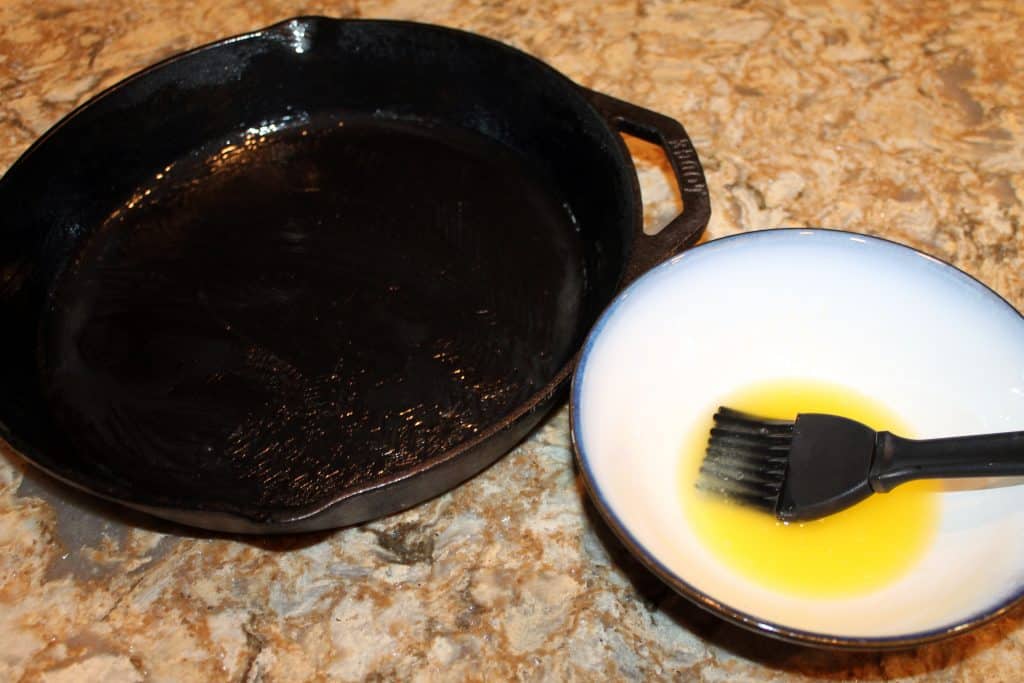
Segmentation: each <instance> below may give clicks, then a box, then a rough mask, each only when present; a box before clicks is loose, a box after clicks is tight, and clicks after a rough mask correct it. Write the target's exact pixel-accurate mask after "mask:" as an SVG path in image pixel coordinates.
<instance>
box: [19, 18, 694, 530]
mask: <svg viewBox="0 0 1024 683" xmlns="http://www.w3.org/2000/svg"><path fill="white" fill-rule="evenodd" d="M697 170H698V171H699V166H698V167H697ZM0 209H2V211H3V215H4V219H3V224H2V232H0V259H2V260H0V275H2V279H0V316H2V319H3V320H4V328H5V333H4V334H0V374H2V376H3V378H4V381H3V384H2V387H0V429H2V431H0V434H3V435H4V436H6V437H7V438H8V439H9V440H10V441H11V442H12V443H13V444H14V445H15V446H16V447H18V448H19V449H20V450H22V451H23V452H24V453H25V454H26V455H27V456H28V457H29V459H31V460H32V461H34V462H35V463H36V464H38V465H39V466H41V467H43V468H44V469H46V470H48V471H50V472H51V473H53V474H55V475H56V476H58V477H60V478H62V479H64V480H66V481H69V482H71V483H72V484H75V485H77V486H80V487H83V488H85V489H87V490H90V491H92V492H94V493H96V494H99V495H101V496H105V497H108V498H112V499H115V500H119V501H121V502H124V503H127V504H129V505H132V506H134V507H137V508H141V509H144V510H147V511H150V512H155V513H156V514H159V515H161V516H164V517H168V518H171V519H176V520H178V521H184V522H186V523H190V524H196V525H199V526H204V527H209V528H216V529H224V530H230V531H281V530H290V529H295V530H298V529H310V528H318V527H326V526H334V525H339V524H348V523H353V522H357V521H362V520H364V519H367V518H370V517H374V516H377V515H380V514H385V513H388V512H392V511H394V510H397V509H400V508H403V507H407V506H408V505H410V504H412V503H415V502H418V501H419V500H422V499H424V498H426V497H429V496H431V495H434V494H436V493H438V492H440V491H442V490H444V489H446V488H449V487H450V486H452V485H454V484H455V483H457V482H458V481H461V480H462V479H464V478H466V477H467V476H470V475H471V474H473V473H475V472H476V471H478V470H479V469H481V468H482V467H484V466H486V465H487V464H489V463H490V462H491V461H493V460H494V459H496V458H497V457H499V456H500V455H501V453H503V452H505V451H506V450H508V448H510V447H511V446H512V445H513V444H514V443H515V441H517V440H518V439H520V438H522V436H523V435H525V433H526V432H527V431H528V430H529V429H530V428H532V427H533V426H534V424H535V423H536V421H537V420H538V419H539V418H540V417H541V416H542V414H543V411H544V410H545V409H546V408H548V407H550V402H551V400H552V396H553V394H554V393H555V391H556V390H557V389H558V388H559V387H560V386H562V385H564V381H565V379H566V377H567V375H568V369H569V368H570V366H571V360H572V358H573V355H574V353H575V351H576V349H577V348H578V347H579V345H580V343H581V341H582V336H583V335H584V334H585V332H586V330H587V327H588V326H589V324H590V323H591V322H592V321H593V320H594V318H595V317H596V315H597V314H598V313H599V312H600V309H601V308H602V307H603V306H604V305H605V304H606V303H607V302H608V301H609V300H610V299H611V297H612V296H613V294H614V292H615V291H616V288H617V286H618V284H619V282H620V280H621V277H622V275H623V268H624V266H625V263H626V259H627V256H628V252H629V250H630V244H631V241H632V240H633V237H634V235H635V234H636V231H637V221H638V220H639V216H640V210H639V196H638V193H637V190H636V181H635V177H634V174H633V169H632V164H631V163H630V162H629V160H628V157H627V156H626V155H625V154H624V151H623V146H622V144H621V141H620V140H618V139H617V137H616V134H615V132H614V130H612V129H611V128H610V127H609V125H608V122H607V121H606V119H605V117H603V116H601V115H600V114H598V113H597V112H596V110H595V109H594V108H593V107H592V106H591V105H590V104H589V103H588V100H587V97H586V93H584V92H583V91H582V90H581V89H579V88H578V87H576V86H574V85H572V84H571V83H570V82H568V81H567V80H565V79H564V78H563V77H562V76H560V75H558V74H557V73H556V72H554V71H553V70H551V69H550V68H548V67H546V66H545V65H543V64H542V63H540V62H538V61H536V60H534V59H532V58H529V57H527V56H526V55H523V54H522V53H519V52H517V51H515V50H512V49H510V48H507V47H504V46H501V45H500V44H497V43H494V42H493V41H489V40H486V39H483V38H479V37H476V36H471V35H469V34H464V33H461V32H456V31H451V30H447V29H441V28H437V27H428V26H424V25H416V24H406V23H399V22H363V21H337V20H328V19H322V18H305V19H298V20H294V21H291V22H288V23H285V24H281V25H278V26H275V27H271V28H269V29H267V30H264V31H261V32H257V33H254V34H250V35H248V36H244V37H242V38H239V39H234V40H229V41H224V42H222V43H218V44H214V45H212V46H208V47H205V48H201V49H199V50H196V51H193V52H190V53H186V54H185V55H182V56H179V57H177V58H173V59H171V60H169V61H167V62H164V63H162V64H160V65H157V66H156V67H154V68H151V69H149V70H147V71H145V72H143V73H142V74H140V75H138V76H136V77H133V78H132V79H129V80H128V81H126V82H124V83H122V84H120V85H119V86H116V87H115V88H114V89H112V90H111V91H109V92H107V93H105V94H104V95H102V96H100V97H99V98H97V99H95V100H93V101H92V102H90V103H88V104H87V105H86V106H84V107H83V108H81V109H79V110H78V111H77V112H75V113H74V114H73V115H71V116H70V117H68V118H67V119H66V120H64V121H63V122H61V123H60V124H59V125H58V126H56V127H55V128H54V129H53V130H52V131H51V132H50V133H48V134H47V136H45V137H44V138H43V139H42V140H40V141H39V142H38V143H37V144H36V145H35V146H33V148H31V149H30V150H29V152H27V153H26V154H25V155H24V156H23V157H22V159H20V160H19V161H18V162H17V163H16V164H15V166H14V167H12V169H11V171H10V172H9V173H8V174H7V175H6V176H5V177H4V178H3V180H2V181H0ZM704 220H705V221H706V216H705V217H704ZM699 227H700V228H703V223H702V224H701V225H700V226H699ZM695 236H696V235H692V236H690V237H695ZM690 237H688V238H687V239H689V238H690Z"/></svg>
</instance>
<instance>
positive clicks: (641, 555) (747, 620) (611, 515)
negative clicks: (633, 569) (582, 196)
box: [569, 227, 1024, 651]
mask: <svg viewBox="0 0 1024 683" xmlns="http://www.w3.org/2000/svg"><path fill="white" fill-rule="evenodd" d="M819 233H821V234H824V235H827V237H826V239H842V238H844V237H845V238H847V239H854V240H857V241H865V242H873V243H875V244H877V245H879V246H881V247H883V248H886V249H890V248H896V249H897V250H903V251H905V252H907V253H908V255H911V254H912V255H914V256H919V257H923V258H926V259H928V260H930V261H932V262H933V263H935V264H936V265H938V266H940V267H942V268H944V269H950V271H951V272H953V273H954V274H955V275H957V276H958V278H959V279H961V280H963V281H964V284H967V285H970V286H973V287H975V288H981V290H983V291H984V292H985V293H987V294H988V295H989V296H992V297H995V299H996V300H997V301H998V302H1001V303H1002V304H1003V305H1005V306H1006V307H1007V309H1008V310H1009V311H1012V312H1013V313H1014V314H1015V315H1016V316H1017V317H1018V319H1019V320H1020V321H1021V322H1022V323H1024V314H1022V313H1021V312H1020V311H1018V310H1017V309H1016V308H1015V307H1014V306H1013V305H1012V304H1010V302H1009V301H1007V300H1006V298H1005V297H1003V296H1002V295H1000V294H999V293H998V292H996V291H995V290H993V289H992V288H991V287H989V286H988V285H986V284H985V283H983V282H981V281H980V280H978V279H977V278H975V277H974V276H972V275H971V274H969V273H967V272H966V271H964V270H962V269H960V268H958V267H956V266H955V265H953V264H951V263H949V262H948V261H946V260H944V259H941V258H938V257H936V256H932V255H930V254H926V253H925V252H923V251H920V250H918V249H915V248H914V247H911V246H909V245H907V244H903V243H900V242H897V241H895V240H892V239H888V238H885V237H879V236H875V235H869V234H865V233H858V232H853V231H848V230H839V229H835V228H817V227H803V228H801V227H782V228H766V229H757V230H748V231H745V232H740V233H736V234H733V235H727V236H724V237H719V238H716V239H713V240H709V241H707V242H703V243H701V244H699V245H696V246H694V247H692V248H691V249H688V250H687V251H685V252H683V253H682V254H680V255H678V256H675V257H673V258H671V259H669V260H667V261H664V262H662V263H661V264H659V265H657V266H656V267H654V268H652V269H650V270H649V271H647V272H646V273H644V274H643V275H642V276H641V277H639V278H637V279H636V280H635V281H634V282H632V283H630V285H629V286H628V287H626V288H625V289H624V290H622V291H621V292H619V294H618V295H617V296H616V297H615V298H614V299H613V300H612V301H611V303H609V304H608V306H606V307H605V309H604V311H602V313H601V315H600V316H599V317H598V319H597V321H596V322H595V323H594V326H593V327H592V328H591V330H590V333H589V334H588V335H587V338H586V340H585V342H584V344H583V346H582V347H581V349H580V352H579V358H578V360H577V364H576V370H575V372H574V373H573V378H572V385H571V387H570V399H569V423H570V428H569V431H570V438H571V442H572V447H573V452H574V454H575V459H576V463H577V466H578V467H579V471H580V475H581V478H582V479H583V484H584V486H585V488H586V490H587V493H588V495H589V496H590V499H591V501H592V502H593V504H594V506H595V507H596V508H597V510H598V512H599V513H600V515H601V517H602V519H603V520H604V522H605V523H606V524H608V526H609V527H610V528H611V530H612V532H613V533H614V534H615V536H616V537H617V538H618V539H619V541H620V542H622V543H623V545H625V546H626V549H627V550H629V552H630V553H631V554H632V555H633V556H634V557H635V558H637V559H638V560H640V562H641V563H642V564H643V565H644V566H645V567H646V568H647V569H648V570H649V571H651V572H652V573H653V574H655V575H656V576H657V577H658V578H659V579H660V580H661V581H663V582H664V583H666V584H667V585H668V586H669V587H670V588H672V589H673V590H674V591H676V592H677V593H678V594H680V595H682V596H683V597H684V598H687V599H689V600H690V601H691V602H693V603H695V604H696V605H697V606H699V607H701V608H703V609H705V610H707V611H709V612H711V613H712V614H714V615H716V616H719V617H722V618H724V619H725V620H726V621H729V622H731V623H733V624H736V625H738V626H741V627H743V628H745V629H748V630H751V631H754V632H755V633H759V634H762V635H766V636H770V637H773V638H777V639H780V640H784V641H788V642H791V643H796V644H799V645H811V646H815V647H820V648H831V649H840V650H860V651H878V650H898V649H906V648H911V647H915V646H918V645H923V644H925V643H930V642H934V641H937V640H943V639H946V638H952V637H955V636H958V635H961V634H963V633H966V632H968V631H971V630H973V629H975V628H977V627H979V626H982V625H983V624H986V623H988V622H990V621H993V620H995V619H997V618H998V617H1000V616H1002V615H1004V614H1005V613H1007V612H1008V611H1009V610H1010V609H1012V608H1013V607H1014V606H1015V605H1016V604H1017V603H1018V602H1020V601H1021V600H1022V599H1024V583H1022V584H1021V585H1019V586H1018V587H1017V588H1016V590H1014V591H1012V592H1011V594H1010V595H1009V596H1008V597H1006V598H1004V599H1003V600H1001V601H998V602H996V603H995V604H993V605H992V606H991V607H989V608H985V609H982V610H979V611H977V612H974V613H973V614H971V615H970V616H968V617H966V618H964V619H960V620H957V621H955V622H951V623H949V624H947V625H943V626H938V627H935V628H931V629H926V630H923V631H914V632H910V633H906V634H901V635H895V636H842V635H836V634H830V633H824V632H821V631H812V630H805V629H800V628H795V627H792V626H787V625H785V624H782V623H778V622H775V621H772V620H769V619H763V618H761V617H758V616H756V615H754V614H752V613H750V612H747V611H745V610H742V609H738V608H736V607H733V606H731V605H729V604H727V603H725V602H722V601H720V600H717V599H715V598H714V597H712V596H711V595H709V594H708V593H705V592H704V591H702V590H700V589H698V588H697V587H696V586H694V585H693V584H691V583H689V582H688V581H686V579H684V578H683V577H682V576H680V575H678V574H677V573H676V572H674V571H673V570H672V569H670V568H669V567H668V566H666V565H665V564H664V563H663V562H662V561H661V560H659V559H658V558H657V557H656V556H655V555H654V554H653V553H652V552H650V551H649V550H648V549H647V548H646V547H645V546H644V545H643V543H641V542H640V541H639V540H638V539H637V537H636V536H635V535H634V534H633V533H632V532H631V531H630V530H629V528H628V526H627V525H626V524H625V523H624V522H623V520H622V519H621V518H620V516H619V515H617V514H616V513H615V511H614V510H613V508H612V506H611V505H610V504H609V502H608V500H607V498H606V497H605V495H604V493H602V491H601V489H600V487H599V486H598V483H597V478H596V477H595V475H594V472H593V469H592V468H591V466H590V462H589V458H588V456H587V449H586V447H585V445H584V439H583V434H582V427H581V425H580V422H581V420H580V417H579V406H580V405H581V402H582V392H583V386H582V385H583V381H584V380H583V375H584V373H585V371H586V368H587V363H588V360H589V358H590V353H591V351H592V350H593V347H594V345H595V344H596V342H597V340H598V338H600V336H601V334H602V331H603V330H604V328H605V326H606V324H607V323H608V321H609V320H610V319H611V318H612V317H613V316H614V315H615V313H616V311H617V309H618V308H619V306H621V305H622V303H623V302H624V301H626V300H628V299H630V298H632V296H633V295H634V294H635V290H636V289H637V288H638V287H640V286H642V285H643V283H644V282H645V281H650V280H653V279H654V278H655V277H657V276H658V275H659V274H660V273H662V272H663V271H666V270H668V269H671V268H674V267H676V264H677V263H679V262H680V261H682V260H685V258H686V257H687V254H690V253H691V252H693V251H700V250H703V249H705V248H707V247H709V246H712V245H714V246H715V247H720V246H721V244H722V243H723V242H733V241H736V242H743V241H749V240H759V239H765V238H766V236H771V235H774V234H791V235H806V236H807V237H811V238H813V237H814V236H815V235H817V234H819Z"/></svg>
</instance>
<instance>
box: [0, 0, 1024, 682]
mask: <svg viewBox="0 0 1024 683" xmlns="http://www.w3.org/2000/svg"><path fill="white" fill-rule="evenodd" d="M314 13H318V14H326V15H332V16H349V17H382V18H403V19H415V20H420V21H427V22H435V23H440V24H445V25H449V26H455V27H459V28H464V29H469V30H473V31H477V32H480V33H483V34H485V35H488V36H492V37H494V38H497V39H500V40H503V41H506V42H508V43H511V44H513V45H515V46H517V47H520V48H522V49H524V50H526V51H528V52H530V53H532V54H534V55H536V56H538V57H540V58H541V59H544V60H547V61H548V62H550V63H551V64H553V65H554V66H555V67H556V68H558V69H560V70H562V71H563V72H564V73H566V74H567V75H569V76H570V77H571V78H573V79H575V80H577V81H578V82H580V83H583V84H585V85H587V86H589V87H592V88H596V89H599V90H602V91H604V92H607V93H609V94H612V95H615V96H618V97H620V98H623V99H626V100H629V101H632V102H635V103H637V104H641V105H643V106H646V107H649V108H651V109H654V110H656V111H660V112H663V113H665V114H667V115H670V116H672V117H675V118H677V119H679V120H681V121H682V122H684V124H685V125H686V127H687V129H688V130H689V132H690V134H691V136H692V137H693V140H694V143H695V145H696V147H697V150H698V152H699V154H700V156H701V159H702V161H703V162H704V165H705V169H706V172H707V178H708V182H709V186H710V191H711V198H712V203H713V212H714V214H713V218H712V221H711V224H710V226H709V236H710V237H719V236H723V235H726V234H730V233H734V232H737V231H740V230H743V229H749V228H759V227H771V226H782V225H794V226H803V225H811V226H830V227H837V228H848V229H852V230H857V231H862V232H868V233H872V234H877V235H883V236H886V237H891V238H894V239H897V240H900V241H903V242H906V243H909V244H911V245H913V246H915V247H918V248H920V249H923V250H925V251H927V252H929V253H932V254H934V255H936V256H938V257H941V258H943V259H947V260H949V261H950V262H952V263H954V264H955V265H957V266H959V267H961V268H963V269H964V270H966V271H967V272H969V273H971V274H973V275H975V276H977V277H979V278H980V279H981V280H983V281H984V282H985V283H987V284H988V285H990V286H991V287H993V288H994V289H995V290H996V291H998V292H999V293H1000V294H1002V295H1003V296H1005V297H1006V298H1007V299H1008V300H1009V301H1010V302H1012V303H1013V304H1015V305H1017V306H1018V307H1021V306H1024V283H1022V281H1021V273H1022V269H1021V260H1022V253H1024V251H1022V250H1024V235H1022V234H1021V225H1022V223H1024V204H1022V202H1024V81H1022V79H1021V78H1020V74H1021V73H1022V72H1024V43H1022V42H1021V40H1020V36H1021V35H1024V5H1022V4H1021V3H1012V2H1002V1H1001V0H993V1H991V2H949V1H947V0H941V1H938V0H931V1H928V2H919V3H897V2H892V3H886V2H866V1H865V2H857V1H854V0H839V1H837V2H830V3H823V2H815V3H806V2H802V3H797V2H793V3H786V2H769V1H766V0H750V1H737V2H693V3H690V2H687V3H683V2H672V1H670V0H662V1H658V0H630V1H629V2H625V1H622V0H609V1H607V2H602V3H592V2H590V1H589V0H556V1H554V2H548V3H532V2H528V1H526V0H521V1H518V2H500V1H499V2H493V1H488V0H437V1H436V2H430V3H421V2H414V1H410V0H391V1H387V0H380V1H371V0H338V1H333V2H308V3H300V2H288V1H285V0H265V1H261V2H251V1H249V2H240V1H238V0H220V1H217V2H214V0H191V1H190V2H184V1H182V0H157V1H156V2H143V1H141V0H105V1H103V2H99V1H92V0H79V1H75V0H35V1H34V2H29V1H28V0H5V2H3V3H2V4H0V93H2V97H0V169H4V168H6V167H7V166H8V165H9V164H10V163H12V162H13V161H14V159H15V158H16V157H17V156H18V155H19V154H20V153H21V152H22V151H24V150H25V149H26V148H27V147H28V145H29V144H30V143H31V142H32V141H33V140H34V139H36V138H37V137H38V136H39V135H40V134H42V133H43V132H44V131H45V130H46V129H47V128H48V127H49V126H51V125H52V124H53V123H54V122H56V121H57V120H58V119H59V118H60V117H61V116H62V115H64V114H66V113H67V112H68V111H70V110H71V109H72V108H73V107H75V106H76V105H77V104H79V103H81V102H83V101H84V100H86V99H87V98H88V97H89V96H90V95H92V94H94V93H96V92H97V91H99V90H100V89H102V88H104V87H106V86H108V85H111V84H113V83H115V82H116V81H118V80H119V79H121V78H123V77H124V76H126V75H128V74H129V73H131V72H133V71H135V70H137V69H139V68H141V67H143V66H146V65H148V64H150V63H152V62H154V61H156V60H158V59H160V58H162V57H166V56H168V55H170V54H173V53H175V52H177V51H180V50H182V49H185V48H188V47H191V46H194V45H198V44H201V43H203V42H206V41H209V40H212V39H215V38H217V37H220V36H226V35H231V34H237V33H241V32H244V31H247V30H250V29H254V28H258V27H261V26H263V25H266V24H269V23H272V22H274V21H277V20H279V19H283V18H286V17H289V16H293V15H296V14H314ZM632 148H633V150H634V152H635V154H636V156H637V158H638V159H639V164H640V173H641V181H642V187H643V190H644V194H645V197H646V199H647V202H648V215H647V219H648V220H649V221H650V223H651V224H657V223H659V222H664V221H665V220H667V218H668V217H670V216H671V215H672V213H673V211H675V203H674V202H675V200H674V198H673V195H672V193H671V192H670V190H669V184H668V182H667V176H666V173H665V168H666V166H665V163H664V161H663V160H662V159H661V158H660V157H659V156H658V155H657V154H656V153H655V152H654V151H652V149H651V148H650V147H649V146H647V145H644V144H640V143H633V144H632ZM0 334H3V331H2V324H0ZM1022 671H1024V608H1021V607H1018V608H1016V609H1013V610H1011V611H1010V612H1009V613H1008V614H1007V615H1005V616H1004V617H1002V618H1000V619H999V620H997V621H995V622H993V623H990V624H989V625H987V626H984V627H982V628H980V629H978V630H975V631H973V632H971V633H969V634H967V635H964V636H961V637H959V638H957V639H955V640H951V641H947V642H942V643H937V644H933V645H929V646H925V647H921V648H918V649H914V650H911V651H907V652H900V653H885V654H879V653H866V654H856V653H834V652H827V651H818V650H810V649H804V648H801V647H797V646H792V645H787V644H782V643H779V642H775V641H772V640H769V639H766V638H763V637H761V636H757V635H754V634H751V633H747V632H745V631H742V630H740V629H738V628H736V627H733V626H731V625H729V624H726V623H725V622H722V621H720V620H718V619H717V618H715V617H713V616H710V615H709V614H707V613H705V612H703V611H701V610H700V609H698V608H696V607H694V606H692V605H691V604H690V603H688V602H687V601H686V600H684V599H682V598H680V597H678V596H677V595H675V594H674V593H673V592H672V591H670V590H669V589H667V588H666V587H665V586H664V585H663V584H661V583H660V582H659V581H658V580H657V579H656V578H654V577H653V576H652V575H651V574H649V573H647V572H646V571H645V570H644V569H642V568H641V567H640V566H639V565H638V564H637V563H636V562H635V561H633V560H632V559H631V558H630V556H629V555H628V553H627V552H626V551H625V550H624V549H623V547H622V546H621V545H620V544H619V543H618V542H617V541H616V540H615V539H614V538H613V537H612V535H611V534H610V533H609V531H608V530H607V528H606V527H605V526H604V525H603V524H602V523H601V522H600V521H599V519H598V517H597V515H596V514H595V512H594V509H593V508H592V507H591V506H590V505H589V504H588V502H587V501H586V497H585V495H584V493H583V491H582V489H581V486H580V483H579V479H578V477H577V475H576V472H575V471H574V467H573V462H572V451H571V448H570V444H569V436H568V420H567V414H566V409H565V408H564V407H563V408H561V409H559V410H558V411H556V412H555V414H554V415H553V416H552V417H551V418H550V419H549V420H548V421H547V422H546V423H545V424H544V426H543V427H541V428H540V429H538V430H537V431H536V432H535V433H534V435H533V436H532V437H530V438H529V439H528V440H527V441H526V442H525V443H523V444H522V445H521V446H520V447H519V448H517V449H516V450H515V451H514V452H512V453H511V454H510V455H508V456H507V457H505V458H504V459H503V460H501V461H500V462H499V463H498V464H496V465H495V466H494V467H492V468H490V469H489V470H487V471H486V472H484V473H483V474H481V475H479V476H478V477H476V478H475V479H473V480H471V481H470V482H468V483H466V484H465V485H463V486H461V487H459V488H457V489H456V490H454V491H452V492H450V493H448V494H446V495H444V496H442V497H440V498H438V499H436V500H433V501H431V502H429V503H426V504H424V505H421V506H419V507H416V508H414V509H412V510H409V511H407V512H405V513H402V514H399V515H395V516H393V517H389V518H386V519H382V520H379V521H376V522H373V523H370V524H366V525H363V526H360V527H357V528H349V529H344V530H340V531H335V532H325V533H319V534H313V535H307V536H294V537H275V538H233V537H222V536H217V535H211V534H206V533H202V532H198V531H193V530H188V529H182V528H179V527H172V526H169V525H164V524H162V523H160V522H158V521H155V520H151V519H148V518H144V517H141V516H136V515H133V514H129V513H126V512H124V511H121V510H119V509H117V508H114V507H111V506H107V505H104V504H100V503H97V502H95V501H93V500H91V499H89V498H87V497H85V496H82V495H80V494H77V493H75V492H73V491H71V490H69V489H67V488H66V487H63V486H61V485H58V484H55V483H54V482H52V481H51V480H49V479H48V478H46V477H44V476H41V475H40V474H38V473H36V472H35V471H34V470H32V469H31V468H29V467H28V466H27V465H25V464H24V463H23V462H22V461H21V459H20V458H19V457H18V456H17V455H16V454H15V453H14V452H13V451H12V450H11V449H10V448H9V447H0V680H3V681H50V682H56V681H144V680H154V681H209V680H231V681H267V682H270V681H275V682H277V681H282V682H283V681H308V680H365V679H374V680H376V679H403V680H405V679H412V680H424V681H425V680H477V679H480V680H506V679H512V678H517V679H528V680H594V679H613V680H622V679H626V680H656V679H674V680H787V681H788V680H804V679H827V680H841V679H847V678H849V679H858V680H881V679H889V678H899V679H903V680H915V681H916V680H943V681H945V680H985V681H998V680H1003V681H1011V680H1019V678H1020V674H1021V672H1022Z"/></svg>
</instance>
